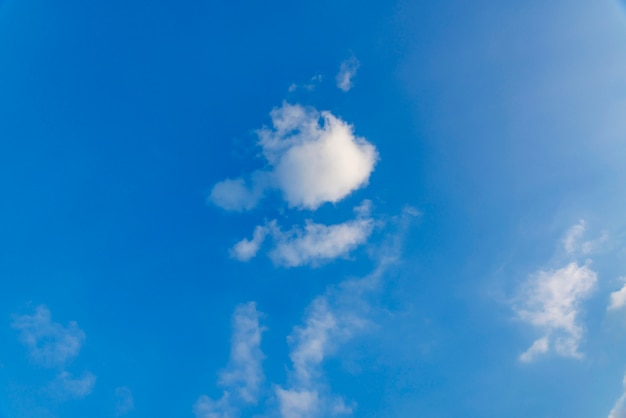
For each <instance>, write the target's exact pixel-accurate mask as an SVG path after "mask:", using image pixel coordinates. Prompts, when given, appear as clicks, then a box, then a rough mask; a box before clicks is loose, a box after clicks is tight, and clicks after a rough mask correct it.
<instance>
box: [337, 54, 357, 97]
mask: <svg viewBox="0 0 626 418" xmlns="http://www.w3.org/2000/svg"><path fill="white" fill-rule="evenodd" d="M359 66H360V63H359V60H357V59H356V57H350V58H348V59H347V60H345V61H344V62H342V63H341V65H340V66H339V73H337V77H336V81H337V87H338V88H339V89H341V90H343V91H346V92H347V91H350V89H351V88H352V86H353V83H352V79H353V78H354V76H355V75H356V72H357V70H358V69H359Z"/></svg>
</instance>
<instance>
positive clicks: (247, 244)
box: [230, 225, 270, 261]
mask: <svg viewBox="0 0 626 418" xmlns="http://www.w3.org/2000/svg"><path fill="white" fill-rule="evenodd" d="M269 230H270V228H269V227H268V226H262V225H259V226H257V227H256V228H255V229H254V233H253V234H252V239H250V240H248V239H246V238H244V239H242V240H241V241H239V242H238V243H237V244H235V245H234V246H233V248H231V250H230V256H231V257H232V258H235V259H237V260H239V261H249V260H251V259H252V258H254V257H256V255H257V253H258V252H259V250H260V249H261V245H262V244H263V241H265V236H266V235H267V233H268V232H269Z"/></svg>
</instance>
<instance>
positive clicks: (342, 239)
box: [269, 219, 374, 267]
mask: <svg viewBox="0 0 626 418" xmlns="http://www.w3.org/2000/svg"><path fill="white" fill-rule="evenodd" d="M373 227H374V221H373V220H372V219H356V220H352V221H348V222H344V223H341V224H335V225H322V224H316V223H313V222H311V221H308V222H307V223H306V224H305V226H304V228H303V229H301V228H299V227H294V228H292V229H291V230H289V231H287V232H282V231H280V230H276V231H275V232H274V239H275V241H276V245H275V247H274V249H273V250H272V251H271V252H270V253H269V256H270V258H271V259H272V261H273V262H274V264H276V265H279V266H283V267H298V266H303V265H317V264H320V263H323V262H324V261H328V260H333V259H335V258H338V257H345V256H346V255H347V254H348V253H350V251H352V250H353V249H355V248H356V247H358V246H359V245H362V244H364V243H365V242H366V241H367V238H368V237H369V236H370V234H371V233H372V229H373Z"/></svg>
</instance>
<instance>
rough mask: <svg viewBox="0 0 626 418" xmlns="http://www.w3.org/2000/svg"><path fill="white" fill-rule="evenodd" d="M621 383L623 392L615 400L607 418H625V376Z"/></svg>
mask: <svg viewBox="0 0 626 418" xmlns="http://www.w3.org/2000/svg"><path fill="white" fill-rule="evenodd" d="M622 384H623V385H624V393H623V394H622V396H621V397H620V398H619V399H618V400H617V402H616V403H615V406H614V407H613V409H611V412H609V417H608V418H626V376H625V377H624V381H623V383H622Z"/></svg>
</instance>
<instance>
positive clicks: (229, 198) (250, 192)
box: [209, 174, 265, 212]
mask: <svg viewBox="0 0 626 418" xmlns="http://www.w3.org/2000/svg"><path fill="white" fill-rule="evenodd" d="M253 177H254V179H253V181H252V184H253V185H252V186H248V185H247V184H246V182H245V180H244V179H241V178H238V179H234V180H233V179H226V180H224V181H221V182H219V183H217V184H216V185H215V186H213V189H212V190H211V194H210V195H209V201H210V202H212V203H213V204H215V205H216V206H219V207H221V208H222V209H226V210H230V211H237V212H241V211H244V210H250V209H252V208H254V207H255V206H256V205H257V203H258V202H259V200H261V198H262V197H263V194H264V183H265V182H264V181H263V180H264V179H265V176H262V175H260V174H259V175H256V176H253Z"/></svg>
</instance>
